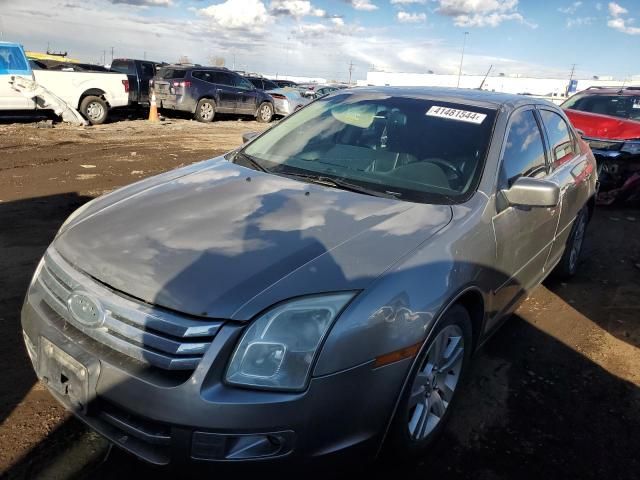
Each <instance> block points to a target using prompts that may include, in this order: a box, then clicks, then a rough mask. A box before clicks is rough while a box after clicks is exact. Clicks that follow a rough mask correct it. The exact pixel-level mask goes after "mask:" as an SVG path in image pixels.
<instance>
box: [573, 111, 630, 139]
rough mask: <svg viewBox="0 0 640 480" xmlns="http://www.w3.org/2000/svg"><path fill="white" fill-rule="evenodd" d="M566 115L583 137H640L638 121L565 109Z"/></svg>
mask: <svg viewBox="0 0 640 480" xmlns="http://www.w3.org/2000/svg"><path fill="white" fill-rule="evenodd" d="M565 113H566V115H567V117H569V120H571V123H572V124H573V126H574V127H575V128H577V129H578V130H582V131H583V132H584V135H585V137H587V138H593V139H604V140H630V139H636V138H640V122H639V121H637V120H627V119H624V118H618V117H612V116H610V115H602V114H599V113H589V112H581V111H579V110H571V109H567V110H565Z"/></svg>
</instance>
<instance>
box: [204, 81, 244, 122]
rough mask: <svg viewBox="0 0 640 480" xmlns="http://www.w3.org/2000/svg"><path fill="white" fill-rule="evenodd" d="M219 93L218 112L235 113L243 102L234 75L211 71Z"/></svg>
mask: <svg viewBox="0 0 640 480" xmlns="http://www.w3.org/2000/svg"><path fill="white" fill-rule="evenodd" d="M209 73H210V75H211V79H212V81H213V83H215V88H216V93H217V101H218V105H217V110H220V111H222V112H227V113H235V111H236V109H237V106H238V103H240V101H241V93H240V89H239V88H238V87H237V86H236V82H235V78H234V75H231V74H230V73H227V72H221V71H210V72H209Z"/></svg>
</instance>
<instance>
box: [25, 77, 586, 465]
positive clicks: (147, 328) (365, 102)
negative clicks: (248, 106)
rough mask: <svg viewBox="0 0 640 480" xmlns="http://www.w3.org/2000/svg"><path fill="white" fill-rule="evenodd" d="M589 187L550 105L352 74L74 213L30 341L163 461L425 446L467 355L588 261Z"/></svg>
mask: <svg viewBox="0 0 640 480" xmlns="http://www.w3.org/2000/svg"><path fill="white" fill-rule="evenodd" d="M596 183H597V178H596V170H595V161H594V158H593V155H592V154H591V151H590V150H589V147H588V146H587V145H586V144H585V142H584V141H583V140H582V139H580V138H579V137H578V136H577V135H576V133H575V132H574V130H573V128H572V127H571V125H570V124H569V123H568V122H567V119H566V117H565V116H564V114H563V113H562V111H561V110H560V109H558V108H557V107H556V106H554V105H552V104H550V103H547V102H544V101H539V100H536V99H533V98H530V97H518V96H512V95H503V94H495V93H488V92H481V91H471V90H456V89H426V88H425V89H395V88H363V89H356V90H352V91H351V90H343V91H340V92H337V93H334V94H331V95H329V96H327V97H324V98H322V99H319V100H317V101H315V102H313V103H312V104H310V105H308V106H307V107H305V108H303V109H302V110H300V111H299V112H297V113H296V114H294V115H292V116H290V117H288V118H287V119H285V120H283V121H282V122H280V123H279V124H278V125H276V126H274V127H273V128H271V129H270V130H268V131H267V132H265V133H263V134H261V135H259V136H257V137H255V138H253V139H252V140H251V141H250V142H249V143H248V144H246V145H244V146H243V147H241V148H239V149H237V150H235V151H233V152H231V153H229V154H227V155H226V156H224V157H219V158H214V159H212V160H208V161H205V162H201V163H198V164H194V165H191V166H188V167H185V168H181V169H178V170H174V171H171V172H167V173H164V174H162V175H159V176H157V177H153V178H149V179H146V180H143V181H141V182H138V183H135V184H133V185H130V186H128V187H125V188H122V189H120V190H117V191H115V192H113V193H110V194H108V195H105V196H103V197H100V198H97V199H95V200H93V201H92V202H89V203H88V204H86V205H84V206H83V207H82V208H81V209H80V210H78V211H76V212H75V213H74V214H73V215H72V216H71V217H70V218H69V219H68V220H67V221H66V222H65V224H64V225H63V226H62V227H61V229H60V231H59V233H58V235H57V236H56V238H55V240H54V242H53V243H52V245H51V246H50V247H49V249H48V250H47V252H46V254H45V256H44V258H43V259H42V261H41V262H40V265H39V266H38V269H37V271H36V273H35V275H34V277H33V281H32V283H31V286H30V288H29V291H28V294H27V298H26V301H25V303H24V308H23V311H22V325H23V329H24V339H25V343H26V346H27V350H28V352H29V355H30V357H31V360H32V361H33V365H34V368H35V370H36V372H37V374H38V377H39V378H40V379H42V380H43V381H44V382H45V383H46V385H47V386H48V388H49V390H50V391H51V393H52V394H53V395H54V396H55V397H56V398H57V399H58V400H59V401H60V402H62V403H63V404H64V405H65V406H67V407H68V408H69V409H71V410H72V411H73V412H74V413H75V414H76V415H77V416H78V417H79V418H81V419H82V420H83V421H85V422H86V423H88V424H89V425H90V426H91V427H93V428H94V429H95V430H97V431H98V432H100V433H102V434H103V435H105V436H106V437H107V438H109V439H111V440H112V441H113V442H114V443H116V444H118V445H120V446H121V447H123V448H125V449H127V450H129V451H131V452H133V453H134V454H136V455H138V456H139V457H141V458H143V459H145V460H147V461H149V462H153V463H156V464H167V463H169V462H172V461H177V460H184V459H191V460H199V461H214V462H215V461H224V462H229V461H243V460H262V461H269V460H274V459H277V458H281V457H287V458H288V459H296V458H298V459H300V458H316V457H323V456H328V455H334V454H339V453H345V454H347V453H354V452H357V453H358V454H359V455H361V456H362V455H370V456H375V455H376V454H377V453H378V452H379V451H380V448H381V447H382V446H384V447H385V448H389V449H392V450H393V451H395V452H396V454H398V455H407V456H410V455H413V454H418V453H421V452H424V451H425V449H427V447H428V445H429V443H430V442H431V441H432V440H433V439H434V438H436V436H437V435H438V433H439V432H440V431H441V430H442V428H443V425H444V424H445V420H446V419H447V417H448V416H449V415H450V414H452V410H455V405H454V404H455V400H456V392H457V391H458V387H459V385H460V381H461V380H462V378H463V377H464V374H465V372H466V371H467V370H468V368H469V364H470V362H471V361H472V354H473V352H474V351H476V350H477V349H478V347H479V346H480V345H481V344H482V343H483V342H484V341H485V339H487V338H488V336H489V335H490V334H491V333H492V332H493V331H494V330H495V329H496V328H497V327H498V326H499V325H500V323H501V321H502V320H504V319H505V318H507V317H508V315H509V314H510V313H511V312H512V311H513V310H514V309H515V308H516V307H517V305H518V303H519V302H520V301H521V300H522V299H523V298H524V297H525V296H526V294H527V292H529V291H530V290H531V289H532V288H534V287H535V286H536V285H538V284H539V283H540V282H541V281H542V280H543V279H544V278H545V277H546V276H547V275H549V274H550V273H551V272H552V271H555V272H556V273H557V274H558V275H562V276H571V275H572V274H574V273H575V271H576V268H577V266H578V263H579V262H578V260H579V255H580V250H581V246H582V240H583V238H584V233H585V228H586V225H587V222H588V219H589V217H590V215H591V212H592V210H593V205H594V194H595V192H596ZM453 414H455V411H453Z"/></svg>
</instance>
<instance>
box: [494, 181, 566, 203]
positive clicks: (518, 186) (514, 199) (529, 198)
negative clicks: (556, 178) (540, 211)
mask: <svg viewBox="0 0 640 480" xmlns="http://www.w3.org/2000/svg"><path fill="white" fill-rule="evenodd" d="M501 192H502V194H503V195H504V197H505V198H506V199H507V202H509V205H515V206H521V207H556V206H557V205H558V203H559V202H560V187H559V186H558V185H556V184H555V183H553V182H550V181H549V180H543V179H540V178H529V177H520V178H518V179H517V180H516V181H515V182H514V183H513V185H511V188H509V189H505V190H502V191H501Z"/></svg>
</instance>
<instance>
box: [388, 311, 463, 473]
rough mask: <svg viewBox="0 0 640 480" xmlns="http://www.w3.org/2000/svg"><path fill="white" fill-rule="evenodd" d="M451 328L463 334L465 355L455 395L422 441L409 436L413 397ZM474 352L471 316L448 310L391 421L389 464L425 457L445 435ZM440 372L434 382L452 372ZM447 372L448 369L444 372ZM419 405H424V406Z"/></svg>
mask: <svg viewBox="0 0 640 480" xmlns="http://www.w3.org/2000/svg"><path fill="white" fill-rule="evenodd" d="M452 326H453V327H452ZM452 328H455V331H456V332H459V333H460V338H461V339H462V342H463V344H462V347H463V348H462V352H461V353H460V354H459V358H460V367H459V373H458V374H457V375H456V377H457V380H456V383H455V386H454V387H453V389H452V392H453V393H452V394H451V397H450V398H449V401H448V402H444V403H446V407H445V410H444V413H443V414H441V416H440V417H439V421H437V423H436V424H435V426H434V427H433V429H432V430H430V432H429V433H428V434H425V436H424V437H423V438H414V436H413V435H412V433H411V432H410V429H411V424H412V421H413V418H414V415H415V414H416V410H417V407H418V405H416V406H412V405H411V403H412V402H411V397H413V396H415V395H416V393H417V392H416V389H415V385H416V384H419V383H420V382H419V379H418V375H419V374H421V375H422V376H424V375H425V374H424V370H425V368H427V366H428V365H429V361H430V358H431V357H430V352H432V348H435V347H434V344H435V341H436V339H438V337H439V335H440V334H441V333H442V334H443V335H444V336H445V337H446V336H447V334H446V333H443V332H444V331H445V330H447V331H450V330H451V329H452ZM456 338H458V337H456ZM451 345H452V343H449V342H448V343H447V344H446V347H445V351H446V350H447V348H448V347H450V346H451ZM456 348H457V347H456ZM472 349H473V335H472V327H471V317H470V316H469V312H468V311H467V309H466V308H464V307H463V306H461V305H454V306H452V307H451V308H450V309H449V310H447V312H446V313H445V314H444V315H443V316H442V318H441V319H440V321H439V322H438V325H437V326H436V328H435V329H434V331H433V332H432V334H431V335H430V337H429V339H428V340H427V342H426V343H425V345H424V348H423V349H422V351H421V353H420V357H419V358H418V361H417V362H416V363H415V366H414V368H413V369H412V371H411V373H410V374H409V377H408V380H407V384H406V386H405V390H404V392H403V394H402V398H401V400H400V403H399V404H398V409H397V411H396V414H395V417H394V419H393V421H392V424H391V429H390V430H389V435H388V437H387V441H386V444H385V454H386V455H385V457H386V458H387V459H388V460H392V461H393V462H395V461H397V460H404V459H412V458H416V457H418V456H420V455H424V454H425V453H426V452H427V449H428V447H429V446H430V445H431V443H432V442H433V441H434V440H435V439H436V438H438V436H439V435H440V434H441V433H442V430H443V428H444V427H445V425H446V422H447V420H448V418H449V416H450V415H451V411H452V409H453V408H454V407H455V401H456V399H457V392H458V391H459V390H460V385H461V384H462V382H463V380H464V378H465V374H466V372H467V370H468V367H469V363H470V361H471V353H472ZM455 350H456V349H455V348H454V349H453V350H452V351H455ZM456 364H457V362H456ZM438 370H440V369H438ZM438 370H436V373H432V376H433V377H434V378H435V377H436V376H438V375H444V376H445V377H446V378H448V375H449V372H438ZM445 370H448V369H447V368H445ZM431 383H432V384H434V382H433V381H431ZM441 387H442V389H444V388H445V387H446V383H445V382H442V385H441ZM434 390H435V391H438V387H435V388H434ZM430 397H431V394H429V395H426V397H425V401H428V402H431V400H430ZM438 398H442V399H444V398H445V397H444V392H442V391H441V392H439V393H438ZM418 403H420V404H421V402H418ZM423 408H424V407H423ZM427 412H428V413H427V421H426V422H425V424H426V423H428V422H429V417H430V415H431V407H428V409H427ZM417 428H419V427H416V429H417ZM425 430H426V429H425Z"/></svg>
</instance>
